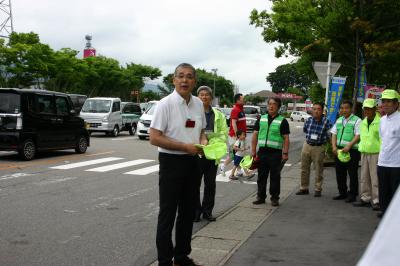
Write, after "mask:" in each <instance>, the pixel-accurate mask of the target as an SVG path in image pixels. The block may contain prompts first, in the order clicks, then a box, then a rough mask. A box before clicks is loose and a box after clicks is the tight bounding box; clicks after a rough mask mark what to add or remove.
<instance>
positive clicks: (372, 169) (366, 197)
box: [353, 98, 381, 211]
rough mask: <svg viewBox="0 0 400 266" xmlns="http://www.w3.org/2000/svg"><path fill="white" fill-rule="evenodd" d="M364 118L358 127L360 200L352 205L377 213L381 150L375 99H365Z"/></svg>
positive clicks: (378, 118)
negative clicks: (370, 209) (378, 170)
mask: <svg viewBox="0 0 400 266" xmlns="http://www.w3.org/2000/svg"><path fill="white" fill-rule="evenodd" d="M363 112H364V116H365V118H364V119H363V120H362V122H361V125H360V143H359V144H358V150H359V151H360V153H361V176H360V190H361V191H360V200H359V201H357V202H354V203H353V206H355V207H370V206H372V209H373V210H375V211H379V192H378V191H379V187H378V173H377V165H378V156H379V150H380V148H381V138H380V136H379V124H380V120H381V116H380V114H379V113H377V111H376V101H375V99H370V98H369V99H365V100H364V102H363Z"/></svg>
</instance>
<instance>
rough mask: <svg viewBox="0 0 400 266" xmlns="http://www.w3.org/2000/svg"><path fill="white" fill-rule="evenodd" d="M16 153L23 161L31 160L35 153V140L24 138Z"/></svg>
mask: <svg viewBox="0 0 400 266" xmlns="http://www.w3.org/2000/svg"><path fill="white" fill-rule="evenodd" d="M18 154H19V156H20V157H21V159H23V160H25V161H30V160H32V159H33V158H34V157H35V155H36V144H35V142H34V141H33V140H31V139H26V140H25V141H24V142H23V143H22V148H21V149H20V150H18Z"/></svg>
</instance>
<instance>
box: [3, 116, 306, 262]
mask: <svg viewBox="0 0 400 266" xmlns="http://www.w3.org/2000/svg"><path fill="white" fill-rule="evenodd" d="M290 126H291V131H292V134H291V148H290V154H289V157H290V158H289V161H288V162H287V163H288V165H290V164H294V163H297V162H298V161H299V158H300V150H301V145H302V142H303V138H304V137H303V133H302V123H297V122H290ZM220 180H222V179H220ZM253 181H255V180H253ZM255 189H256V185H255V182H248V183H242V182H218V183H217V195H216V206H215V210H214V214H215V215H217V216H218V215H220V214H222V213H224V212H225V211H226V210H228V209H230V208H231V207H233V206H235V205H236V204H237V203H238V202H240V201H241V200H243V199H244V198H246V197H248V196H249V195H250V194H251V193H253V192H254V191H255ZM0 209H1V211H0V265H41V266H43V265H74V266H75V265H135V266H136V265H138V266H140V265H148V264H150V263H151V262H152V261H154V260H155V259H156V249H155V231H156V224H157V215H158V161H157V150H156V148H155V147H153V146H151V145H150V144H149V142H148V141H143V140H139V139H138V138H137V137H136V136H133V137H132V136H129V135H127V134H125V133H122V134H121V135H120V136H119V137H117V138H110V137H106V136H104V135H102V134H94V135H92V138H91V147H89V149H88V152H87V153H85V154H75V153H74V151H72V150H68V151H57V152H49V153H42V154H40V155H39V156H38V158H37V159H35V160H33V161H30V162H24V161H20V160H19V159H18V157H17V155H16V153H13V152H0ZM206 225H207V223H206V222H204V221H203V222H201V223H198V224H195V228H194V231H197V230H199V229H200V228H201V227H203V226H206Z"/></svg>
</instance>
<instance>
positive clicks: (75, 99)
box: [68, 93, 87, 114]
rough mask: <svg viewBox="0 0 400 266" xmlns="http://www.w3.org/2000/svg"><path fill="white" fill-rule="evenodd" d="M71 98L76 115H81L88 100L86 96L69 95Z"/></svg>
mask: <svg viewBox="0 0 400 266" xmlns="http://www.w3.org/2000/svg"><path fill="white" fill-rule="evenodd" d="M68 96H69V98H71V101H72V104H73V105H74V110H75V113H76V114H79V113H80V111H81V109H82V106H83V105H84V104H85V101H86V99H87V96H86V95H82V94H71V93H69V94H68Z"/></svg>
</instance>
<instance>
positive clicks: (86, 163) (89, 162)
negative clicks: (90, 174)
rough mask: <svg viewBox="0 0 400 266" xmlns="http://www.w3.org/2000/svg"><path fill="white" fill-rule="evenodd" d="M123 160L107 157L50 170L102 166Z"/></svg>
mask: <svg viewBox="0 0 400 266" xmlns="http://www.w3.org/2000/svg"><path fill="white" fill-rule="evenodd" d="M122 159H123V158H119V157H106V158H101V159H96V160H90V161H84V162H79V163H70V164H64V165H58V166H53V167H50V168H51V169H59V170H68V169H73V168H78V167H83V166H89V165H94V164H100V163H107V162H112V161H117V160H122Z"/></svg>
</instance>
